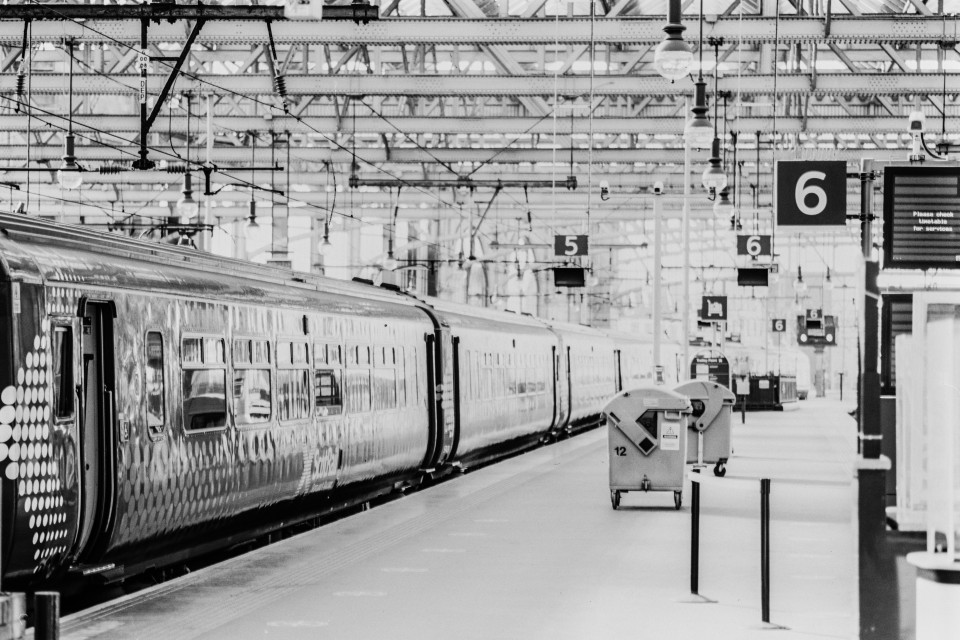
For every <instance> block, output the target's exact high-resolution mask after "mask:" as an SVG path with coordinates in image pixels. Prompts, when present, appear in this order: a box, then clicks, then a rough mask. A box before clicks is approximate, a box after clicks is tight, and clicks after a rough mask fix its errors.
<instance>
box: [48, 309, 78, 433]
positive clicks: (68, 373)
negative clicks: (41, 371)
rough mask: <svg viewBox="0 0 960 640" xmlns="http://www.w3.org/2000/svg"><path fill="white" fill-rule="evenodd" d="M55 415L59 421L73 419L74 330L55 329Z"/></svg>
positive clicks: (52, 356) (52, 353)
mask: <svg viewBox="0 0 960 640" xmlns="http://www.w3.org/2000/svg"><path fill="white" fill-rule="evenodd" d="M51 346H52V347H53V349H52V351H51V353H50V356H51V358H52V362H51V364H52V365H53V402H54V405H53V415H54V417H55V418H57V419H62V418H72V417H73V398H74V393H75V390H74V386H73V329H71V328H70V327H54V328H53V344H52V345H51Z"/></svg>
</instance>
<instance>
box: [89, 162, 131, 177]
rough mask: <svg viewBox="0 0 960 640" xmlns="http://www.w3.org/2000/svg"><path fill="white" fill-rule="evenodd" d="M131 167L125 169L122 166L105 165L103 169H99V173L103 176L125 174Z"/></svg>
mask: <svg viewBox="0 0 960 640" xmlns="http://www.w3.org/2000/svg"><path fill="white" fill-rule="evenodd" d="M129 170H130V168H129V167H125V166H123V165H121V164H105V165H103V166H102V167H98V168H97V172H99V173H101V174H103V175H112V174H116V173H123V172H124V171H129Z"/></svg>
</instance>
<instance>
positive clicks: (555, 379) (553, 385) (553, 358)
mask: <svg viewBox="0 0 960 640" xmlns="http://www.w3.org/2000/svg"><path fill="white" fill-rule="evenodd" d="M550 363H551V365H552V371H553V375H552V376H551V378H550V379H551V382H550V392H551V393H552V394H553V415H552V416H551V417H550V424H551V426H552V427H553V428H554V429H557V428H558V427H559V426H560V420H559V418H560V416H559V413H560V402H559V401H560V393H559V391H560V371H559V369H560V367H559V365H560V363H559V362H558V359H557V345H553V346H551V347H550Z"/></svg>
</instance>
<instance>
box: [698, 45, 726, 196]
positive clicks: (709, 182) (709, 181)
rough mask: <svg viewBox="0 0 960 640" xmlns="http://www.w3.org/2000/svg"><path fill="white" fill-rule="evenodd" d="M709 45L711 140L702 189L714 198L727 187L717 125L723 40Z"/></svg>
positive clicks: (718, 119)
mask: <svg viewBox="0 0 960 640" xmlns="http://www.w3.org/2000/svg"><path fill="white" fill-rule="evenodd" d="M710 44H712V45H713V47H714V59H715V62H714V66H713V140H712V141H711V143H710V160H709V161H708V165H707V168H706V169H704V171H703V187H704V188H705V189H707V190H708V191H710V195H711V197H716V193H717V192H718V191H719V190H720V189H723V188H724V187H725V186H727V173H726V171H724V169H723V159H722V158H721V157H720V136H719V133H720V132H719V130H718V127H717V125H718V123H719V121H720V103H719V99H720V84H719V83H720V80H719V78H720V72H719V67H720V45H721V44H723V39H714V38H711V39H710Z"/></svg>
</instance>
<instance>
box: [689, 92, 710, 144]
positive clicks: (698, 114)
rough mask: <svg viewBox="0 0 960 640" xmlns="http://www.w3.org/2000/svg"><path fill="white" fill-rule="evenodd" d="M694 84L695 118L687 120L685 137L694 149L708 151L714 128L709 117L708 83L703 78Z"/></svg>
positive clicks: (693, 109) (693, 110)
mask: <svg viewBox="0 0 960 640" xmlns="http://www.w3.org/2000/svg"><path fill="white" fill-rule="evenodd" d="M693 84H694V94H693V95H694V105H693V108H692V109H690V111H692V112H693V117H692V118H690V119H689V120H687V126H686V127H685V128H684V130H683V137H684V139H685V140H686V141H687V144H689V145H690V147H691V148H693V149H706V148H708V147H709V146H710V143H711V142H712V141H713V126H712V125H711V124H710V119H709V118H708V117H707V111H709V110H710V107H708V106H707V83H706V82H705V81H704V80H703V78H702V77H701V78H700V79H698V80H697V81H696V82H695V83H693Z"/></svg>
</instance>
